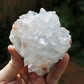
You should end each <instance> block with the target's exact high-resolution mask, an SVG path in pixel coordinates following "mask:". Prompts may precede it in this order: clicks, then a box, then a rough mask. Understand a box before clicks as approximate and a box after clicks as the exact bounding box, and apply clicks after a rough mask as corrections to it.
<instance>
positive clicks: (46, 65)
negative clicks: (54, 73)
mask: <svg viewBox="0 0 84 84" xmlns="http://www.w3.org/2000/svg"><path fill="white" fill-rule="evenodd" d="M9 38H10V40H11V42H12V43H13V45H14V47H15V49H16V51H17V52H18V53H19V54H20V55H21V57H23V58H24V64H25V66H26V65H28V70H29V72H36V73H37V74H38V75H41V76H42V75H44V74H45V73H47V72H49V71H50V69H51V67H52V66H53V65H54V64H55V63H56V62H58V61H59V60H60V59H62V58H63V56H64V54H65V52H66V51H67V49H69V48H70V38H71V36H70V35H69V31H68V30H66V29H64V28H61V25H60V22H59V17H58V16H57V15H56V12H55V11H48V12H47V11H46V10H45V9H43V8H41V10H40V13H36V12H33V11H29V12H28V13H27V14H23V15H22V16H20V17H19V19H17V20H16V21H15V22H14V24H13V28H12V30H11V33H10V36H9Z"/></svg>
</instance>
